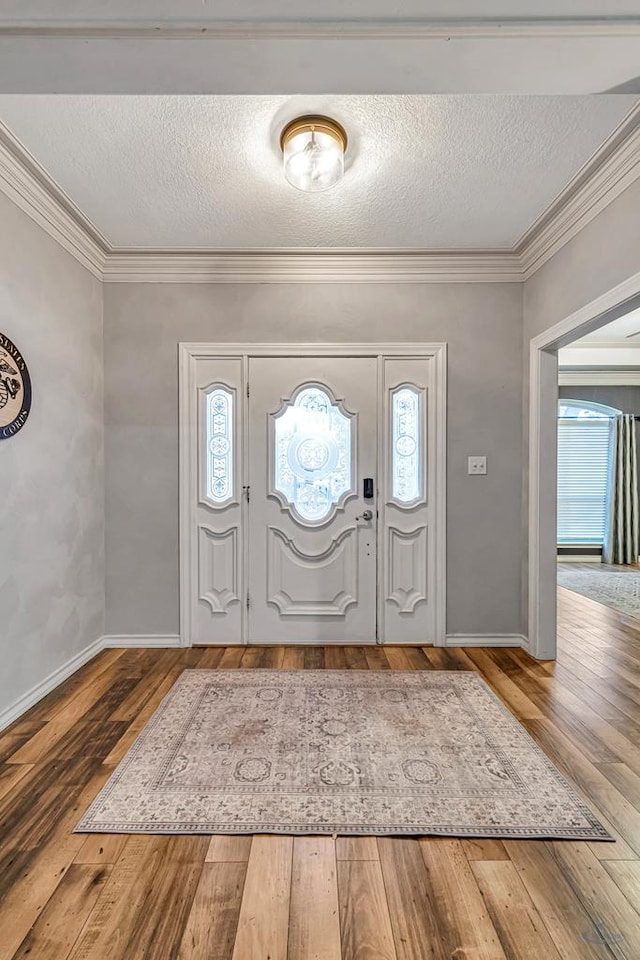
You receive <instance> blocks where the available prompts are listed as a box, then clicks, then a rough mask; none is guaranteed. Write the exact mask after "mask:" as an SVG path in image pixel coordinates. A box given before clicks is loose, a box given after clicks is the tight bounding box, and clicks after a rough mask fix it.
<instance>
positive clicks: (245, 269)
mask: <svg viewBox="0 0 640 960" xmlns="http://www.w3.org/2000/svg"><path fill="white" fill-rule="evenodd" d="M638 177H640V103H639V104H638V105H637V106H636V107H634V109H633V110H631V111H630V113H629V114H628V115H627V116H626V117H625V119H624V120H623V121H622V123H621V124H619V126H618V127H617V128H616V129H615V130H614V132H613V133H612V135H611V136H610V137H609V138H608V140H607V141H606V142H605V143H604V144H603V145H602V147H601V148H600V149H599V150H598V151H597V153H596V154H594V156H593V157H592V158H591V159H590V160H589V161H588V162H587V163H586V164H585V165H584V167H583V168H582V169H581V170H580V171H579V172H578V173H577V174H576V176H575V177H574V178H573V180H572V181H571V182H570V183H569V184H568V185H567V187H566V188H565V189H564V190H563V191H562V192H561V193H560V194H559V195H558V196H557V197H556V199H555V200H554V201H553V202H552V203H551V204H550V206H549V207H548V208H547V210H545V211H544V213H543V214H542V215H541V216H540V217H539V218H538V219H537V220H536V221H535V223H534V224H532V226H531V227H530V228H529V229H528V230H527V231H526V233H525V234H524V235H523V236H522V237H521V239H520V240H519V241H518V243H517V244H516V245H515V246H514V247H513V248H512V249H511V250H486V251H483V250H459V251H445V250H442V251H428V250H426V251H425V250H411V249H409V250H397V249H395V250H394V249H367V248H359V249H358V248H345V249H335V248H331V249H327V248H323V249H317V248H314V249H287V250H284V249H280V250H247V251H228V250H213V249H212V250H192V251H181V250H148V249H123V248H117V247H113V246H112V245H111V244H110V243H109V241H108V240H107V238H106V237H104V236H103V235H102V234H101V233H100V232H99V230H98V229H97V228H96V227H95V225H94V224H92V223H91V221H90V220H89V219H88V218H87V217H85V216H84V214H83V213H82V212H81V211H80V210H79V208H78V207H77V206H76V205H75V204H74V203H73V201H72V200H71V199H70V198H69V197H68V196H67V195H66V194H65V193H64V192H63V191H62V190H61V189H60V188H59V187H58V185H57V184H56V183H55V181H53V180H52V178H51V177H50V176H49V175H48V174H47V172H46V171H45V170H44V168H43V167H42V166H40V164H39V163H38V161H37V160H36V159H35V158H34V157H33V156H31V154H29V152H28V151H27V150H26V149H25V148H24V147H23V146H22V144H20V142H19V141H18V140H17V139H16V138H15V137H14V136H13V134H12V133H11V132H10V131H9V130H8V129H7V128H6V127H5V126H4V125H2V124H1V123H0V190H2V192H4V193H5V194H6V195H7V196H8V197H9V198H10V199H11V200H13V202H14V203H16V204H17V205H18V206H19V207H20V208H21V209H22V210H24V211H25V212H26V213H27V214H28V215H29V216H30V217H31V218H32V219H33V220H35V221H36V223H38V224H39V225H40V226H41V227H42V228H43V229H44V230H45V231H46V232H47V233H48V234H49V235H50V236H52V237H53V238H54V239H55V240H57V241H58V243H60V244H61V246H63V247H64V249H65V250H67V251H68V252H69V253H70V254H72V256H74V257H75V258H76V259H77V260H78V261H79V262H80V263H81V264H82V265H83V266H84V267H86V268H87V269H88V270H89V271H90V272H91V273H92V274H93V275H94V276H95V277H97V278H98V279H100V280H102V281H104V282H107V283H522V282H524V281H525V280H527V279H529V278H530V277H531V276H533V274H534V273H535V272H536V271H537V270H539V269H540V267H542V266H543V264H544V263H546V262H547V260H549V259H550V258H551V257H552V256H554V254H555V253H557V252H558V250H560V249H561V248H562V247H563V246H564V245H565V244H566V243H568V242H569V241H570V240H571V239H572V238H573V237H575V236H576V235H577V234H578V233H579V232H580V230H582V229H583V228H584V227H585V226H586V225H587V224H588V223H590V222H591V220H593V219H594V218H595V217H596V216H597V215H598V214H599V213H600V212H601V211H602V210H604V209H605V208H606V207H607V206H608V205H609V204H610V203H611V202H612V201H613V200H615V199H616V197H618V196H620V194H621V193H622V192H623V191H624V190H625V189H627V187H629V186H630V185H631V184H632V183H633V182H634V181H635V180H636V179H637V178H638Z"/></svg>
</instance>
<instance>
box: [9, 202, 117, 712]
mask: <svg viewBox="0 0 640 960" xmlns="http://www.w3.org/2000/svg"><path fill="white" fill-rule="evenodd" d="M0 265H1V266H0V330H1V331H2V332H3V333H5V334H6V335H7V336H8V337H9V338H10V339H11V340H13V341H14V342H15V344H16V346H17V347H18V349H19V350H20V351H21V352H22V353H23V355H24V358H25V360H26V362H27V366H28V367H29V370H30V373H31V379H32V385H33V403H32V408H31V415H30V417H29V419H28V421H27V423H26V424H25V426H24V427H23V429H22V430H21V432H20V433H19V434H18V435H17V436H15V437H14V438H12V439H11V440H3V441H0V528H1V531H2V550H1V551H0V623H1V625H2V626H1V628H0V658H1V660H2V670H1V671H0V711H2V710H3V709H4V708H5V707H7V706H9V705H10V704H12V703H13V702H14V701H15V700H17V699H18V698H19V697H20V696H22V695H23V694H24V693H26V692H27V691H28V690H30V689H31V688H32V687H33V686H34V685H36V684H37V683H39V682H40V681H42V680H44V679H45V678H46V677H47V676H48V675H49V674H50V673H52V672H53V671H54V670H56V669H57V668H58V667H60V666H62V665H63V664H65V663H66V662H67V661H68V660H69V659H71V658H72V657H73V656H74V655H75V654H77V653H79V652H80V651H82V649H83V648H85V647H87V646H88V645H89V644H90V643H92V642H93V641H94V640H96V639H97V638H98V637H99V636H101V634H102V633H103V632H104V631H103V622H104V469H103V356H102V291H101V285H100V283H99V282H98V281H97V280H95V279H94V278H93V277H91V275H90V274H89V273H88V272H87V271H86V270H85V269H84V268H83V267H81V266H80V264H79V263H77V261H75V260H74V259H73V258H72V257H71V256H70V255H69V254H68V253H66V252H65V251H64V250H63V249H62V247H60V246H59V245H58V244H57V243H56V242H55V241H54V240H52V239H51V238H50V237H48V236H47V235H46V234H45V233H44V232H43V230H41V229H40V227H38V226H37V225H36V224H35V223H34V222H33V221H32V220H30V219H29V218H28V217H27V216H26V214H24V213H23V212H22V211H21V210H19V209H18V207H16V206H14V204H13V203H11V202H10V201H9V200H8V199H7V198H6V197H4V196H2V195H0Z"/></svg>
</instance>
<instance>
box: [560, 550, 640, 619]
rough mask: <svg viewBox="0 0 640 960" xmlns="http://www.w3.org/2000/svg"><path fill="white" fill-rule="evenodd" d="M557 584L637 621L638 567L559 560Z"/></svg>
mask: <svg viewBox="0 0 640 960" xmlns="http://www.w3.org/2000/svg"><path fill="white" fill-rule="evenodd" d="M558 586H560V587H564V588H565V589H566V590H573V592H574V593H579V594H581V595H582V596H583V597H588V598H589V599H590V600H595V601H596V602H597V603H603V604H604V605H605V606H606V607H612V608H613V609H614V610H618V611H619V612H620V613H623V614H626V616H628V617H635V619H636V620H640V567H626V566H613V565H611V564H606V565H605V564H601V563H559V564H558Z"/></svg>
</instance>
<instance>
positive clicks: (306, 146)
mask: <svg viewBox="0 0 640 960" xmlns="http://www.w3.org/2000/svg"><path fill="white" fill-rule="evenodd" d="M280 146H281V147H282V153H283V154H284V175H285V177H286V179H287V180H288V182H289V183H290V184H291V186H292V187H296V188H297V189H298V190H305V191H306V192H307V193H320V192H321V191H322V190H328V189H329V187H333V186H334V185H335V184H336V183H337V182H338V180H340V178H341V177H342V174H343V173H344V152H345V150H346V149H347V134H346V133H345V130H344V128H343V127H342V126H341V125H340V124H339V123H338V122H337V121H336V120H331V119H330V118H329V117H316V116H309V117H298V118H297V119H296V120H292V121H291V123H288V124H287V125H286V127H285V128H284V130H283V131H282V133H281V134H280Z"/></svg>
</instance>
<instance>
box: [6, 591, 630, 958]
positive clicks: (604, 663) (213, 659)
mask: <svg viewBox="0 0 640 960" xmlns="http://www.w3.org/2000/svg"><path fill="white" fill-rule="evenodd" d="M559 602H560V625H559V636H560V652H559V658H558V661H557V662H556V663H539V662H537V661H535V660H532V659H531V658H530V657H529V656H528V655H527V654H525V653H524V652H522V651H520V650H516V649H509V650H507V649H502V650H488V649H485V650H480V649H474V650H468V651H466V652H465V651H462V650H457V649H446V650H444V649H434V648H423V649H421V648H416V647H411V648H375V649H358V648H353V647H351V648H350V647H345V648H336V647H330V648H324V649H323V648H321V647H319V648H313V649H310V648H304V649H302V648H293V647H288V648H284V647H270V648H250V649H242V648H237V647H229V648H224V649H222V648H209V649H192V650H108V651H104V652H103V653H101V654H100V655H99V656H98V657H97V658H96V659H95V660H93V661H92V662H91V663H89V664H88V665H87V666H86V667H84V669H83V670H81V671H80V672H79V673H78V674H76V675H75V676H73V677H72V678H71V679H70V680H68V681H67V682H66V683H65V684H64V685H63V686H61V687H60V688H58V689H57V690H55V691H54V692H53V693H51V694H50V695H49V696H48V697H47V698H46V699H45V700H43V701H41V702H40V703H39V704H38V705H37V706H36V707H35V708H34V709H33V710H31V711H30V712H29V713H28V714H27V715H25V716H24V717H23V718H22V719H21V720H19V721H18V722H17V723H15V724H14V725H13V727H11V728H10V729H8V730H6V731H5V732H4V733H2V734H0V897H1V898H2V899H1V901H0V960H12V958H15V960H17V958H22V960H24V958H27V957H30V958H33V960H67V958H68V960H143V958H145V960H147V958H149V960H151V958H153V960H171V958H178V960H446V958H459V960H463V958H466V960H506V958H508V960H512V958H518V960H519V958H522V960H537V958H544V960H554V958H555V960H558V958H562V960H585V958H596V957H616V958H626V960H637V958H638V957H640V913H639V912H638V911H640V625H638V627H635V626H631V625H628V624H625V623H623V622H622V621H621V619H620V617H619V615H618V614H616V612H615V611H613V610H610V609H608V608H606V607H603V606H600V605H599V604H597V603H594V602H593V601H590V600H587V599H585V598H584V597H581V596H579V595H577V594H574V593H569V592H568V591H564V590H561V591H560V601H559ZM195 666H198V667H209V668H216V667H221V668H252V667H271V668H274V669H278V668H280V669H283V668H284V669H304V668H314V667H316V668H317V667H324V668H326V669H336V668H337V669H345V668H351V669H370V670H378V669H391V670H398V669H399V670H440V669H446V670H451V669H453V670H457V669H461V670H477V671H478V672H479V673H481V674H482V675H483V676H484V677H485V679H486V680H487V681H488V682H489V683H490V685H491V686H492V687H493V689H494V690H495V691H496V693H497V694H498V696H500V697H501V698H502V699H503V701H504V702H505V703H506V704H507V706H508V707H509V708H510V709H511V710H512V711H513V712H514V713H515V715H516V716H517V717H518V718H519V719H520V720H521V722H522V723H523V724H524V725H525V727H526V728H527V729H528V730H529V731H530V733H531V734H532V736H533V737H534V738H535V739H536V740H537V741H538V743H539V744H540V745H541V747H542V748H543V749H544V750H545V751H546V752H547V754H548V755H549V756H550V757H551V758H552V759H553V760H554V762H555V763H556V764H557V765H558V767H559V768H560V769H561V770H562V771H563V773H565V774H566V775H567V776H568V777H569V778H570V779H571V780H572V782H573V783H574V784H575V785H576V786H577V788H578V789H579V790H580V791H581V792H582V793H583V794H584V795H585V797H586V798H587V799H588V800H589V802H590V803H591V805H592V807H593V808H594V809H595V811H596V812H597V813H598V815H599V816H600V817H601V819H602V820H603V821H604V822H605V824H606V825H607V826H608V828H609V830H610V831H611V832H612V833H613V835H614V836H615V837H616V842H615V843H596V842H584V841H581V842H573V841H556V842H544V841H533V840H526V841H505V842H502V841H500V840H455V839H446V838H434V839H429V838H426V839H422V840H414V839H395V838H380V839H378V840H376V839H375V838H371V837H362V838H349V837H338V838H337V839H335V840H334V839H331V838H326V837H295V838H294V837H278V836H256V837H253V838H251V837H232V836H215V837H150V836H113V835H96V834H92V835H79V834H78V835H76V834H73V833H71V830H72V828H73V826H74V824H75V822H76V821H77V819H78V818H79V816H80V814H81V813H82V812H83V810H84V808H85V807H86V806H87V805H88V803H89V801H90V800H91V799H92V798H93V797H94V796H95V794H96V793H97V791H98V790H99V788H100V787H101V786H102V785H103V784H104V782H105V780H106V779H107V778H108V776H109V775H110V774H111V772H112V771H113V769H114V767H115V765H116V764H117V763H118V762H119V761H120V759H121V758H122V756H123V755H124V753H125V752H126V750H127V749H128V747H129V746H130V744H131V743H132V741H133V740H134V738H135V737H136V735H137V734H138V732H139V730H140V729H141V727H142V726H143V725H144V723H145V722H146V721H147V720H148V718H149V717H150V716H151V714H152V713H153V711H154V710H155V708H156V706H157V705H158V703H159V701H160V700H161V699H162V697H163V696H164V694H165V693H166V692H167V690H168V689H169V688H170V686H171V684H172V683H173V682H174V680H175V679H176V677H177V676H178V675H179V673H180V672H181V670H182V669H184V667H195Z"/></svg>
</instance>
